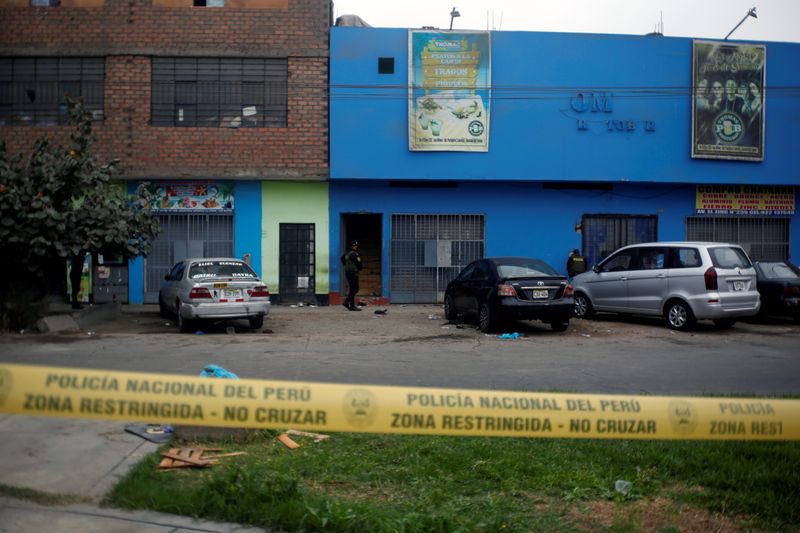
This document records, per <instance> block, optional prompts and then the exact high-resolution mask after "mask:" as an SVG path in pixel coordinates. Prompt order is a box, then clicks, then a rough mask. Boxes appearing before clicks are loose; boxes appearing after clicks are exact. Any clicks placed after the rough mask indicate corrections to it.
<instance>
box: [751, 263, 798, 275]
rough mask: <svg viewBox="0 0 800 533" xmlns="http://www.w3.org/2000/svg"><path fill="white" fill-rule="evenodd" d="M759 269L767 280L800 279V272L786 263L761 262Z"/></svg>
mask: <svg viewBox="0 0 800 533" xmlns="http://www.w3.org/2000/svg"><path fill="white" fill-rule="evenodd" d="M758 267H759V269H761V273H762V274H764V277H765V278H767V279H800V272H798V271H797V270H796V269H795V268H793V267H792V265H787V264H786V263H764V262H761V263H759V264H758Z"/></svg>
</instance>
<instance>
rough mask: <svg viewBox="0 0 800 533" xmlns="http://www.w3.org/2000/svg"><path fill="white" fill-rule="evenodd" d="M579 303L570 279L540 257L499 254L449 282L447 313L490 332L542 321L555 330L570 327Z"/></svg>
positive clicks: (450, 318) (477, 263) (480, 261)
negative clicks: (511, 324)
mask: <svg viewBox="0 0 800 533" xmlns="http://www.w3.org/2000/svg"><path fill="white" fill-rule="evenodd" d="M574 306H575V301H574V300H573V298H572V285H570V284H569V283H567V278H566V277H564V276H562V275H560V274H559V273H558V272H556V271H555V270H554V269H553V267H551V266H550V265H548V264H547V263H545V262H544V261H541V260H539V259H529V258H527V257H494V258H486V259H479V260H477V261H474V262H472V263H470V264H469V265H467V266H466V267H465V268H464V270H462V271H461V273H460V274H459V275H458V276H457V277H456V279H454V280H453V281H451V282H450V283H449V284H448V285H447V290H446V291H445V294H444V314H445V317H446V318H447V319H448V320H453V319H455V318H456V317H457V316H459V315H464V316H467V317H473V318H477V320H478V326H479V327H480V329H481V331H483V332H484V333H488V332H490V331H492V330H494V329H496V327H497V326H498V325H499V324H500V323H502V322H508V321H511V320H541V321H542V322H546V323H548V324H550V326H551V327H552V328H553V331H565V330H566V329H567V327H569V319H570V317H572V313H573V310H574Z"/></svg>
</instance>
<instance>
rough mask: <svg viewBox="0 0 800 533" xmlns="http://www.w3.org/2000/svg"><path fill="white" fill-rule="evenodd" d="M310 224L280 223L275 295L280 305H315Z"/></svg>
mask: <svg viewBox="0 0 800 533" xmlns="http://www.w3.org/2000/svg"><path fill="white" fill-rule="evenodd" d="M315 241H316V238H315V228H314V224H281V225H280V244H279V246H280V253H279V255H278V262H279V265H278V296H279V297H280V301H281V303H300V302H302V303H307V304H310V303H316V302H315V300H314V298H315V297H314V293H315V290H314V289H315V287H316V285H315V279H314V278H315V276H316V259H315V258H316V242H315Z"/></svg>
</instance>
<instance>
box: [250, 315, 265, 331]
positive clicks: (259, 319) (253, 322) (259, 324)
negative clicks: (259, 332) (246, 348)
mask: <svg viewBox="0 0 800 533" xmlns="http://www.w3.org/2000/svg"><path fill="white" fill-rule="evenodd" d="M249 320H250V329H261V328H263V327H264V315H258V316H251V317H250V319H249Z"/></svg>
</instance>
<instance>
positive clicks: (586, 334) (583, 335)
mask: <svg viewBox="0 0 800 533" xmlns="http://www.w3.org/2000/svg"><path fill="white" fill-rule="evenodd" d="M581 337H591V335H589V334H588V333H581Z"/></svg>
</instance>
